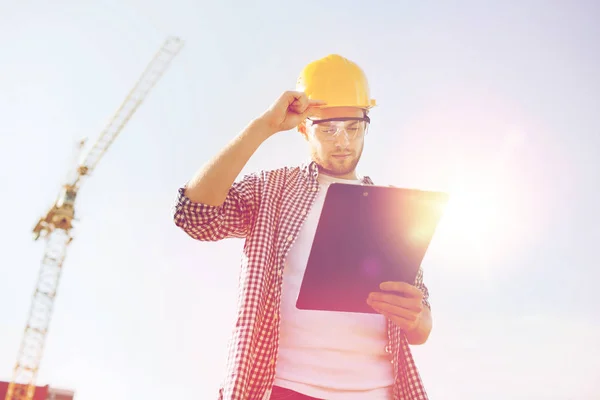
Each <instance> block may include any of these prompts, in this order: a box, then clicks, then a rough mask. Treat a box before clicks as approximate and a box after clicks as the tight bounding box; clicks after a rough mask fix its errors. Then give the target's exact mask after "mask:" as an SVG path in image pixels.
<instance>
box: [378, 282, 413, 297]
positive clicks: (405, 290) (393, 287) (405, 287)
mask: <svg viewBox="0 0 600 400" xmlns="http://www.w3.org/2000/svg"><path fill="white" fill-rule="evenodd" d="M379 288H380V289H381V290H386V291H390V292H398V293H402V294H404V295H407V296H409V297H418V298H420V299H422V298H423V292H421V291H420V290H419V288H417V287H416V286H413V285H410V284H408V283H406V282H383V283H382V284H381V285H379Z"/></svg>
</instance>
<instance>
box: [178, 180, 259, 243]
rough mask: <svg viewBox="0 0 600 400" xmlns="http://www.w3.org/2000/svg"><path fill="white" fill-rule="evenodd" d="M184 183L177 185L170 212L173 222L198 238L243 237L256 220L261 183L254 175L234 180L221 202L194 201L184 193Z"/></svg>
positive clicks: (201, 239)
mask: <svg viewBox="0 0 600 400" xmlns="http://www.w3.org/2000/svg"><path fill="white" fill-rule="evenodd" d="M186 187H187V185H184V186H183V187H181V188H179V190H178V195H177V201H176V203H175V207H174V211H173V220H174V221H175V225H177V226H178V227H180V228H181V229H183V231H184V232H186V233H187V234H188V235H189V236H191V237H192V238H194V239H196V240H200V241H212V242H214V241H218V240H221V239H227V238H245V237H247V236H248V234H249V232H250V230H251V228H252V226H253V224H254V222H255V219H256V214H257V209H258V206H259V204H258V203H259V201H260V200H259V199H260V197H261V196H260V190H261V183H260V179H259V178H258V176H257V175H256V174H249V175H246V176H244V177H243V179H241V180H239V181H236V182H235V183H234V184H233V185H232V186H231V188H230V189H229V192H228V194H227V197H226V198H225V201H224V202H223V204H221V205H218V206H212V205H208V204H203V203H196V202H193V201H192V200H190V198H189V197H187V196H186V194H185V190H186Z"/></svg>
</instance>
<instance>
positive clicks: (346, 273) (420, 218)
mask: <svg viewBox="0 0 600 400" xmlns="http://www.w3.org/2000/svg"><path fill="white" fill-rule="evenodd" d="M448 199H449V195H448V194H446V193H444V192H436V191H424V190H416V189H406V188H396V187H389V186H375V185H366V186H365V185H352V184H342V183H332V184H331V185H330V186H329V187H328V189H327V193H326V197H325V202H324V204H323V210H322V212H321V216H320V218H319V222H318V226H317V231H316V233H315V238H314V240H313V244H312V247H311V252H310V255H309V258H308V263H307V266H306V270H305V272H304V278H303V280H302V283H301V286H300V292H299V294H298V299H297V301H296V307H297V308H298V309H301V310H316V311H336V312H350V313H369V314H375V313H376V311H375V310H373V309H372V308H371V307H370V306H369V305H368V304H367V303H366V300H367V296H368V295H369V293H370V292H372V291H380V290H381V289H380V288H379V285H380V283H382V282H385V281H403V282H407V283H410V284H414V282H415V278H416V276H417V273H418V270H419V267H420V265H421V262H422V260H423V258H424V256H425V253H426V251H427V249H428V247H429V243H430V242H431V240H432V238H433V236H434V233H435V230H436V228H437V226H438V224H439V222H440V220H441V217H442V215H443V211H444V209H445V206H446V204H447V202H448Z"/></svg>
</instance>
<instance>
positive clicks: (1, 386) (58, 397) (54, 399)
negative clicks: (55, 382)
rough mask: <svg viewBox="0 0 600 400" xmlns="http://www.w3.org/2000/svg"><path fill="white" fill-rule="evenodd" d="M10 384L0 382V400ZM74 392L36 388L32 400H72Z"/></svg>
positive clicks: (51, 388)
mask: <svg viewBox="0 0 600 400" xmlns="http://www.w3.org/2000/svg"><path fill="white" fill-rule="evenodd" d="M9 384H10V382H2V381H0V399H3V398H4V396H6V392H7V390H8V385H9ZM74 397H75V392H73V391H72V390H65V389H58V388H53V387H50V386H36V387H35V394H34V395H33V400H73V398H74Z"/></svg>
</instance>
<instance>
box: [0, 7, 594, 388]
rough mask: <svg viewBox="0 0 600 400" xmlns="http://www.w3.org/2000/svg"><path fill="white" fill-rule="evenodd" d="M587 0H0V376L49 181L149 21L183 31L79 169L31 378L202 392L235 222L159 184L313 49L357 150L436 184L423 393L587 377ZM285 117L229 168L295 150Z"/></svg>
mask: <svg viewBox="0 0 600 400" xmlns="http://www.w3.org/2000/svg"><path fill="white" fill-rule="evenodd" d="M599 12H600V8H599V6H598V5H597V4H596V3H595V2H592V1H584V0H581V1H576V2H565V1H541V0H539V1H538V0H526V1H519V2H517V1H504V2H491V1H474V0H473V1H467V0H462V1H458V2H452V4H450V3H449V2H430V1H421V2H418V3H415V2H406V1H402V2H383V1H373V2H371V3H367V2H364V1H363V2H358V1H345V2H341V1H337V0H335V1H328V2H317V1H313V0H308V1H304V2H301V3H292V2H283V1H263V2H254V3H253V4H251V2H242V1H237V2H232V1H220V2H202V1H196V2H192V1H187V0H171V1H169V2H166V1H164V2H159V1H155V0H144V1H142V0H120V1H117V0H97V1H94V2H92V1H86V0H80V1H73V0H71V1H58V2H53V3H52V4H50V3H48V2H43V1H40V0H30V1H25V2H8V1H7V0H0V48H1V49H2V51H1V52H0V117H1V120H2V123H1V124H0V187H2V188H3V190H2V194H3V195H2V196H1V197H0V205H1V206H2V209H4V210H5V211H7V213H6V214H5V216H4V221H5V225H4V226H5V229H2V230H0V243H1V244H2V259H3V260H2V262H1V263H0V276H1V279H0V304H2V306H1V311H2V316H3V317H2V318H1V319H0V338H2V340H0V380H10V378H11V371H12V368H13V366H14V363H15V361H16V356H17V351H18V347H19V343H20V340H21V335H22V332H23V328H24V326H25V322H26V317H27V312H28V310H29V306H30V301H31V294H32V292H33V289H34V285H35V281H36V278H37V274H38V272H39V266H40V261H41V258H42V256H43V251H44V247H43V245H44V244H43V242H42V241H33V240H32V236H31V229H32V228H33V226H34V225H35V223H36V222H37V220H38V218H39V217H40V216H42V215H43V214H44V213H45V212H46V211H47V209H48V208H49V207H50V206H51V205H52V203H53V202H54V200H55V198H56V196H57V194H58V190H59V188H60V185H61V184H62V183H63V181H64V179H65V177H66V175H67V172H68V171H69V168H70V167H71V166H72V165H73V160H74V155H75V148H76V143H77V142H78V141H79V140H81V139H82V138H86V137H87V138H88V139H89V142H92V141H93V140H94V139H95V138H96V137H97V136H98V135H99V133H100V131H101V130H102V128H103V127H104V126H105V125H106V123H107V121H108V119H109V118H110V117H111V116H112V114H113V113H114V112H115V111H116V109H117V107H118V106H119V105H120V104H121V102H122V100H123V99H124V98H125V96H126V94H127V93H128V91H129V90H130V89H131V87H132V86H133V84H134V83H135V81H136V80H137V78H138V77H139V75H140V74H141V72H142V70H143V68H144V67H145V66H146V64H147V63H148V62H149V61H150V59H151V58H152V56H153V55H154V53H155V52H156V50H157V49H158V48H159V47H160V45H161V44H162V42H163V40H164V39H165V38H166V37H167V36H169V35H175V36H179V37H181V38H182V39H183V40H185V46H184V48H183V49H182V51H181V52H180V54H179V55H178V56H177V57H176V58H175V60H174V61H173V63H172V64H171V67H170V68H169V70H168V71H167V72H166V74H165V75H164V76H163V78H162V79H161V81H160V82H158V84H157V85H156V87H155V88H154V90H153V91H152V92H151V93H150V95H149V96H148V98H147V99H146V100H145V101H144V103H143V104H142V106H141V107H140V108H139V110H138V111H137V112H136V114H135V115H134V117H133V118H132V119H131V120H130V122H129V123H128V124H127V126H126V128H125V129H124V130H123V132H122V133H121V135H120V136H119V137H118V138H117V140H116V141H115V142H114V144H113V145H112V147H111V148H110V150H109V151H108V153H107V154H106V155H105V157H104V158H103V159H102V161H101V162H100V164H99V166H98V168H97V169H96V171H95V173H94V175H93V176H92V177H90V178H89V179H88V180H87V181H86V182H85V184H84V186H83V187H82V189H81V191H80V194H79V196H78V199H77V202H78V203H77V218H78V222H77V225H76V228H75V229H74V231H73V235H74V237H75V239H74V241H73V242H72V244H71V245H70V246H69V250H68V255H67V258H66V261H65V264H64V270H63V274H62V278H61V282H60V287H59V290H58V296H57V299H56V301H55V306H54V313H53V317H52V323H51V327H50V332H49V334H48V336H47V341H46V348H45V352H44V358H43V361H42V364H41V369H40V373H39V376H38V384H42V385H43V384H50V385H51V386H55V387H63V388H68V389H72V390H75V391H76V399H77V400H97V399H98V400H99V399H106V398H111V399H114V400H121V399H123V400H124V399H148V400H153V399H163V398H198V399H209V398H216V397H215V395H216V391H217V388H218V385H219V382H220V380H221V378H222V376H223V371H224V367H225V361H226V360H225V355H226V343H227V339H228V337H229V333H230V330H231V327H232V323H233V321H234V315H235V314H234V313H235V305H236V288H237V276H238V270H239V261H240V250H241V248H242V245H243V242H242V241H241V240H226V241H223V242H218V243H200V242H197V241H194V240H192V239H191V238H189V237H187V236H186V235H185V234H184V233H183V232H182V231H181V230H179V229H178V228H177V227H176V226H175V225H174V223H173V221H172V217H171V215H172V207H173V204H174V200H175V197H176V194H177V189H178V188H179V187H180V186H181V185H183V184H184V183H185V182H186V181H187V180H188V179H190V178H191V176H192V175H193V174H194V172H195V171H196V170H197V169H198V168H200V167H201V166H202V164H203V163H204V162H206V161H207V160H208V159H209V158H210V157H212V156H213V155H214V154H215V153H216V152H217V151H218V150H219V149H220V148H221V147H222V146H224V145H225V144H226V143H227V142H228V141H229V140H231V139H232V138H233V137H234V136H235V135H236V134H237V133H238V132H239V131H240V130H242V129H243V128H244V126H245V125H246V124H247V123H248V122H249V121H250V120H251V119H253V118H255V117H257V116H259V115H260V114H261V113H262V112H264V110H265V109H266V108H267V107H268V106H269V105H270V104H271V103H272V102H273V101H274V100H275V99H276V98H277V97H278V96H279V95H280V94H281V92H283V91H285V90H290V89H294V84H295V80H296V77H297V75H298V73H299V72H300V70H301V68H302V67H303V66H304V65H305V64H306V63H308V62H310V61H313V60H315V59H317V58H320V57H323V56H325V55H327V54H330V53H338V54H341V55H343V56H345V57H348V58H349V59H351V60H353V61H355V62H357V63H358V64H359V65H360V66H361V67H362V68H363V69H364V71H365V73H366V74H367V76H368V77H369V83H370V87H371V94H372V96H373V97H374V98H375V99H376V100H377V103H378V106H377V107H376V108H375V109H374V110H373V112H372V114H371V118H372V124H371V127H370V130H369V134H368V137H367V138H366V144H365V152H364V155H363V159H362V160H361V163H360V166H359V173H361V174H364V175H369V176H370V177H371V178H372V179H373V180H374V181H375V183H376V184H383V185H388V184H390V185H395V186H401V187H412V188H421V189H434V190H445V191H449V192H450V193H451V194H453V199H456V200H452V201H453V203H452V206H450V205H449V207H448V210H447V215H446V216H445V217H444V220H443V222H442V224H441V225H440V229H439V231H438V234H436V237H435V238H434V240H433V242H432V243H431V246H430V249H429V251H428V253H427V255H426V257H425V260H424V261H423V265H422V266H423V269H424V274H425V283H426V284H427V285H428V288H429V290H430V301H431V304H432V313H433V318H434V328H433V331H432V334H431V336H430V338H429V341H428V342H427V343H426V344H425V345H422V346H415V347H413V352H414V356H415V358H416V360H417V364H418V366H419V369H420V372H421V375H422V379H423V381H424V383H425V385H426V388H427V391H428V393H429V395H430V397H431V399H446V400H453V399H465V400H470V399H481V398H486V399H490V400H496V399H507V398H510V399H515V400H517V399H529V400H536V399H544V400H549V399H551V400H554V399H556V400H559V399H560V400H563V399H573V398H577V399H589V400H591V399H598V398H600V383H599V382H600V295H599V294H598V292H597V282H598V281H599V280H600V268H598V267H599V266H600V263H599V262H598V250H597V249H598V243H600V213H599V212H598V207H597V205H598V204H600V119H599V118H598V110H600V95H599V94H598V93H600V75H599V74H598V71H599V70H600V46H599V45H598V40H597V38H598V37H600V25H598V24H597V18H596V16H597V15H598V13H599ZM307 157H308V152H307V148H306V145H305V143H304V141H303V139H302V138H301V137H300V136H299V134H298V133H297V132H295V131H289V132H281V133H279V134H277V135H275V136H273V137H272V138H270V139H269V140H268V141H267V142H266V143H264V144H263V146H261V148H260V149H259V150H258V151H257V153H256V154H255V155H254V156H253V158H252V159H251V160H250V162H249V163H248V164H247V165H246V167H245V169H244V171H243V173H246V172H250V171H253V170H258V169H263V168H277V167H280V166H283V165H296V164H298V163H301V162H303V161H305V160H306V159H307Z"/></svg>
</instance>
